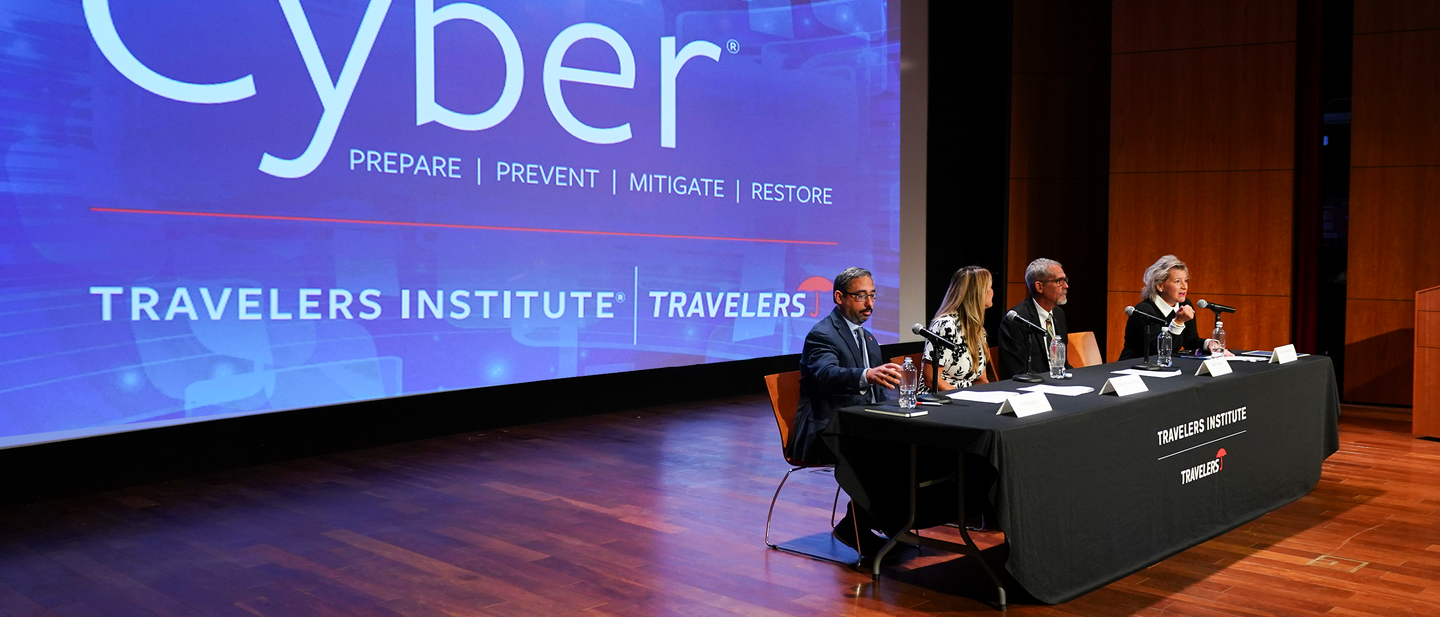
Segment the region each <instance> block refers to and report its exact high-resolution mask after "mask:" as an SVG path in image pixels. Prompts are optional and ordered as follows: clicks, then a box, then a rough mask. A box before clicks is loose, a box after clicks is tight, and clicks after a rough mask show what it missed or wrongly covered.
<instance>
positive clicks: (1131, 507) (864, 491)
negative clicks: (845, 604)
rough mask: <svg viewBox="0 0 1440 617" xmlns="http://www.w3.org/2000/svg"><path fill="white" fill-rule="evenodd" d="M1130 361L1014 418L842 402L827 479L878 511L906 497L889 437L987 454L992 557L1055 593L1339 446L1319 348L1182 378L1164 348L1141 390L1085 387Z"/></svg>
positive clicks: (1095, 371) (1301, 475) (974, 409)
mask: <svg viewBox="0 0 1440 617" xmlns="http://www.w3.org/2000/svg"><path fill="white" fill-rule="evenodd" d="M1130 364H1131V362H1120V363H1114V364H1106V365H1102V366H1096V367H1087V368H1082V369H1076V370H1075V371H1074V374H1075V376H1074V378H1073V379H1067V380H1064V381H1060V382H1052V381H1050V380H1049V379H1047V380H1046V383H1050V384H1053V385H1083V386H1091V387H1093V388H1095V392H1094V393H1091V394H1086V395H1082V396H1077V397H1066V396H1057V395H1047V396H1048V398H1049V400H1050V404H1051V405H1052V406H1053V407H1054V410H1053V411H1049V412H1045V413H1041V414H1039V415H1034V416H1030V417H1027V418H1016V417H1014V416H1008V415H1007V416H997V415H995V412H996V411H997V410H998V409H999V407H1000V406H999V405H998V404H986V403H963V404H956V405H945V406H940V407H932V406H926V407H924V409H927V410H929V412H930V413H929V415H926V416H921V417H917V418H897V417H893V416H884V415H880V414H874V413H869V412H866V411H864V408H863V407H854V408H848V409H845V410H842V411H841V412H840V413H839V414H837V415H836V417H835V419H834V420H833V421H832V422H831V423H830V425H829V426H828V427H827V430H826V441H827V443H829V444H831V447H832V449H836V450H837V455H838V457H839V459H840V462H839V465H838V466H837V468H836V477H837V479H839V481H840V484H841V485H842V486H843V487H844V488H845V490H846V491H847V492H848V493H850V495H851V497H852V498H853V499H854V500H855V501H856V503H857V504H858V505H860V506H861V507H867V508H870V509H872V510H875V511H877V512H878V513H882V514H884V513H892V515H893V512H895V511H898V510H901V509H904V506H905V503H906V497H905V495H906V493H905V492H904V491H905V488H904V480H905V479H906V477H907V476H906V475H902V471H901V470H902V469H903V468H904V466H903V465H901V464H900V463H901V462H900V461H899V460H898V459H897V456H898V453H899V452H902V451H903V452H906V453H908V447H898V446H899V444H918V445H920V446H924V447H926V450H929V451H930V452H931V457H930V458H932V459H933V458H934V457H933V453H934V452H935V451H936V450H945V451H951V454H950V458H949V460H950V461H951V464H953V461H954V454H953V451H961V452H966V453H969V454H970V455H972V456H971V457H970V458H972V459H974V460H988V461H989V463H990V466H991V467H993V471H992V473H993V474H996V480H995V481H994V483H993V485H991V486H988V487H981V488H984V489H988V490H989V494H990V495H989V496H990V497H991V504H990V505H992V506H993V508H994V514H995V516H996V522H997V523H998V526H999V527H1000V528H1001V529H1002V530H1004V531H1005V535H1006V541H1007V542H1008V543H1009V545H1010V546H1009V549H1010V550H1009V559H1008V561H1007V563H1006V565H1005V567H1006V569H1007V570H1008V571H1009V572H1010V574H1011V575H1013V576H1014V577H1015V580H1016V581H1018V582H1019V583H1020V585H1022V586H1023V587H1024V588H1025V590H1026V591H1027V592H1029V593H1030V594H1031V595H1032V596H1034V597H1035V598H1037V599H1039V600H1041V601H1043V602H1048V603H1059V602H1064V601H1066V600H1070V599H1072V598H1075V597H1078V596H1080V595H1082V594H1085V593H1086V592H1089V591H1091V590H1094V589H1097V588H1099V587H1102V586H1104V585H1106V584H1108V583H1110V582H1112V581H1115V580H1117V579H1119V578H1122V577H1124V576H1126V575H1128V574H1130V573H1133V572H1136V571H1138V570H1140V569H1143V568H1145V567H1148V566H1150V565H1151V564H1154V563H1156V562H1158V561H1160V560H1162V559H1165V558H1166V557H1169V556H1170V555H1173V554H1175V553H1178V552H1180V551H1183V550H1185V549H1186V548H1189V547H1191V546H1194V545H1196V544H1199V543H1201V542H1204V541H1205V540H1208V539H1210V538H1213V537H1215V536H1218V535H1220V534H1222V533H1224V532H1226V531H1229V530H1231V529H1233V528H1235V527H1237V526H1239V525H1241V524H1244V523H1246V522H1248V521H1251V520H1253V519H1255V518H1257V517H1259V516H1260V515H1262V514H1265V513H1266V512H1269V511H1271V510H1274V509H1276V508H1278V507H1280V506H1282V505H1285V504H1287V503H1289V502H1291V501H1294V500H1296V499H1298V498H1300V497H1302V496H1304V495H1305V494H1307V493H1309V492H1310V490H1311V489H1313V488H1314V487H1315V484H1316V482H1318V481H1319V479H1320V466H1321V463H1322V462H1323V461H1324V460H1325V458H1326V457H1328V456H1330V455H1331V454H1333V453H1334V452H1335V451H1336V450H1338V449H1339V447H1340V439H1339V429H1338V424H1337V423H1338V419H1339V411H1340V400H1339V395H1338V393H1337V391H1336V385H1335V372H1334V369H1333V367H1332V366H1331V363H1330V359H1329V358H1326V357H1315V356H1311V357H1305V358H1301V359H1299V360H1297V361H1296V362H1293V363H1290V364H1285V365H1279V364H1261V363H1241V362H1232V363H1231V365H1232V367H1233V369H1234V372H1233V373H1231V374H1229V375H1223V376H1220V377H1210V376H1200V377H1195V376H1193V375H1194V372H1195V370H1196V369H1197V368H1199V366H1200V362H1198V361H1196V360H1191V359H1177V360H1176V362H1175V368H1178V369H1181V370H1183V371H1184V373H1183V374H1182V375H1180V376H1177V377H1171V378H1167V379H1157V378H1151V377H1145V378H1142V379H1144V380H1145V383H1146V385H1147V386H1149V389H1150V391H1149V392H1145V393H1140V394H1135V395H1131V396H1127V397H1124V398H1116V397H1115V396H1113V395H1100V394H1098V393H1099V392H1100V390H1101V387H1102V386H1103V385H1104V383H1105V380H1106V379H1107V378H1109V377H1114V376H1115V375H1112V374H1111V371H1113V370H1118V369H1123V368H1128V366H1129V365H1130ZM1026 385H1027V384H1023V383H1019V382H1011V381H1006V382H1001V383H996V384H985V385H980V386H976V387H975V388H973V390H980V391H984V390H1011V391H1014V390H1016V389H1018V388H1019V387H1023V386H1026ZM1195 423H1198V424H1195ZM876 446H881V447H876ZM1222 450H1223V453H1222ZM877 453H879V454H877ZM926 465H927V466H928V467H931V468H932V469H930V473H932V474H933V473H938V472H939V471H942V470H939V469H935V468H934V465H935V463H933V462H929V463H926ZM986 471H991V470H986ZM971 475H972V474H967V477H968V476H971ZM972 481H973V480H972ZM967 488H969V489H971V490H969V491H967V493H970V494H972V495H973V494H974V489H975V488H976V487H973V486H971V487H967ZM950 490H951V491H953V490H954V487H953V485H952V486H951V487H950ZM952 494H953V493H952ZM952 509H953V506H952ZM952 514H953V512H952ZM938 522H939V521H934V520H930V521H924V523H923V524H936V523H938Z"/></svg>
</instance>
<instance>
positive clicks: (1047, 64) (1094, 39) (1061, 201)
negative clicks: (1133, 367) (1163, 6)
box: [995, 0, 1110, 344]
mask: <svg viewBox="0 0 1440 617" xmlns="http://www.w3.org/2000/svg"><path fill="white" fill-rule="evenodd" d="M1013 23H1014V26H1013V33H1014V35H1013V36H1014V39H1013V41H1014V42H1013V56H1012V65H1011V66H1012V69H1011V70H1012V75H1011V89H1010V92H1011V112H1010V200H1009V203H1010V208H1009V224H1008V229H1009V237H1008V242H1007V246H1008V253H1009V254H1008V258H1007V259H1006V263H1007V273H1006V280H1007V281H1009V284H1007V285H1006V288H1005V289H1004V290H1003V291H1004V293H1003V295H1001V294H997V295H996V299H995V303H996V304H1003V305H1004V307H1010V306H1014V305H1015V304H1017V303H1019V302H1020V301H1021V300H1023V299H1024V298H1025V297H1026V292H1025V266H1026V265H1027V264H1029V263H1030V261H1031V260H1033V259H1035V258H1037V257H1047V258H1050V259H1054V260H1056V261H1059V262H1061V263H1062V264H1064V266H1065V274H1066V276H1067V277H1068V278H1069V279H1070V280H1071V288H1070V299H1071V300H1072V302H1071V303H1070V304H1068V305H1066V307H1065V315H1066V319H1067V320H1068V321H1069V325H1070V330H1071V331H1072V332H1082V331H1086V330H1091V331H1095V332H1096V338H1097V340H1098V341H1100V342H1101V343H1102V344H1103V343H1104V341H1105V327H1106V320H1105V313H1104V311H1105V300H1104V293H1103V292H1104V289H1105V287H1104V285H1105V277H1106V268H1105V252H1104V250H1103V247H1104V246H1105V244H1106V234H1107V233H1108V227H1107V223H1106V221H1107V214H1106V213H1107V209H1108V201H1107V198H1106V194H1107V182H1108V175H1109V166H1108V163H1107V154H1108V152H1109V145H1108V144H1109V127H1108V125H1107V120H1108V118H1109V105H1110V0H1015V2H1014V22H1013ZM997 291H1000V290H997ZM997 308H1000V309H1001V310H1002V311H1003V310H1004V308H1003V307H997Z"/></svg>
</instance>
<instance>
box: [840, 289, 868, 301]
mask: <svg viewBox="0 0 1440 617" xmlns="http://www.w3.org/2000/svg"><path fill="white" fill-rule="evenodd" d="M840 293H843V294H845V295H847V296H850V297H851V298H854V299H856V300H859V301H861V302H864V301H866V300H874V299H875V296H876V294H875V292H870V293H865V292H860V293H854V292H850V291H842V292H840Z"/></svg>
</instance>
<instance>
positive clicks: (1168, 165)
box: [1105, 0, 1413, 360]
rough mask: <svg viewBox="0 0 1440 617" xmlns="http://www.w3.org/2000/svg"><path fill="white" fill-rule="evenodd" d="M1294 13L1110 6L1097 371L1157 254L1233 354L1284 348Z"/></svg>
mask: <svg viewBox="0 0 1440 617" xmlns="http://www.w3.org/2000/svg"><path fill="white" fill-rule="evenodd" d="M1297 15H1298V11H1297V6H1296V2H1295V0H1188V1H1180V0H1176V1H1167V2H1153V1H1151V0H1115V2H1114V4H1113V18H1112V36H1111V105H1110V173H1109V184H1110V189H1109V234H1108V237H1109V241H1108V246H1109V251H1108V254H1109V259H1108V268H1109V273H1108V281H1109V282H1108V287H1107V290H1108V291H1107V302H1106V307H1107V311H1108V313H1107V316H1108V320H1109V327H1108V337H1107V338H1108V341H1107V343H1108V344H1107V346H1106V350H1105V351H1106V354H1105V356H1106V358H1107V359H1108V360H1115V359H1117V358H1118V357H1119V355H1120V350H1121V348H1122V346H1123V343H1124V330H1125V328H1124V326H1125V314H1124V312H1123V310H1124V307H1126V306H1128V305H1133V304H1135V303H1136V302H1138V301H1139V299H1140V294H1139V292H1140V289H1141V287H1142V282H1141V277H1142V274H1143V272H1144V270H1145V268H1146V267H1147V266H1149V265H1150V264H1152V263H1154V261H1155V260H1156V259H1157V258H1159V257H1160V256H1161V255H1165V254H1167V253H1173V254H1175V255H1176V256H1178V257H1179V258H1180V259H1182V260H1184V261H1185V262H1186V263H1187V264H1188V265H1189V267H1190V299H1191V300H1192V301H1194V300H1199V299H1201V298H1203V299H1206V300H1210V301H1213V302H1218V303H1221V304H1228V305H1230V306H1234V307H1237V308H1239V309H1240V313H1239V314H1238V315H1234V316H1230V319H1229V320H1227V321H1226V324H1225V329H1226V331H1227V332H1228V339H1229V341H1230V344H1231V346H1233V347H1240V348H1266V347H1273V346H1276V345H1283V344H1285V343H1288V342H1290V312H1291V301H1290V293H1291V262H1292V256H1291V246H1292V240H1293V234H1294V232H1293V223H1292V221H1293V214H1294V173H1293V172H1294V168H1295V144H1294V141H1295V81H1296V44H1295V40H1296V24H1297ZM1352 271H1353V265H1352ZM1412 291H1413V290H1412ZM1199 320H1200V331H1201V333H1202V335H1203V334H1207V333H1208V332H1210V330H1211V328H1213V327H1214V319H1213V317H1211V315H1210V311H1199Z"/></svg>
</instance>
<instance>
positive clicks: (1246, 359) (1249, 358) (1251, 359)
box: [1225, 356, 1270, 362]
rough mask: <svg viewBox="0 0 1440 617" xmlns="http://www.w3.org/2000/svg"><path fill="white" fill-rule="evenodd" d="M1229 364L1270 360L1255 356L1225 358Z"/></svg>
mask: <svg viewBox="0 0 1440 617" xmlns="http://www.w3.org/2000/svg"><path fill="white" fill-rule="evenodd" d="M1225 359H1226V360H1229V361H1231V362H1269V361H1270V358H1259V357H1256V356H1231V357H1229V358H1225Z"/></svg>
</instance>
